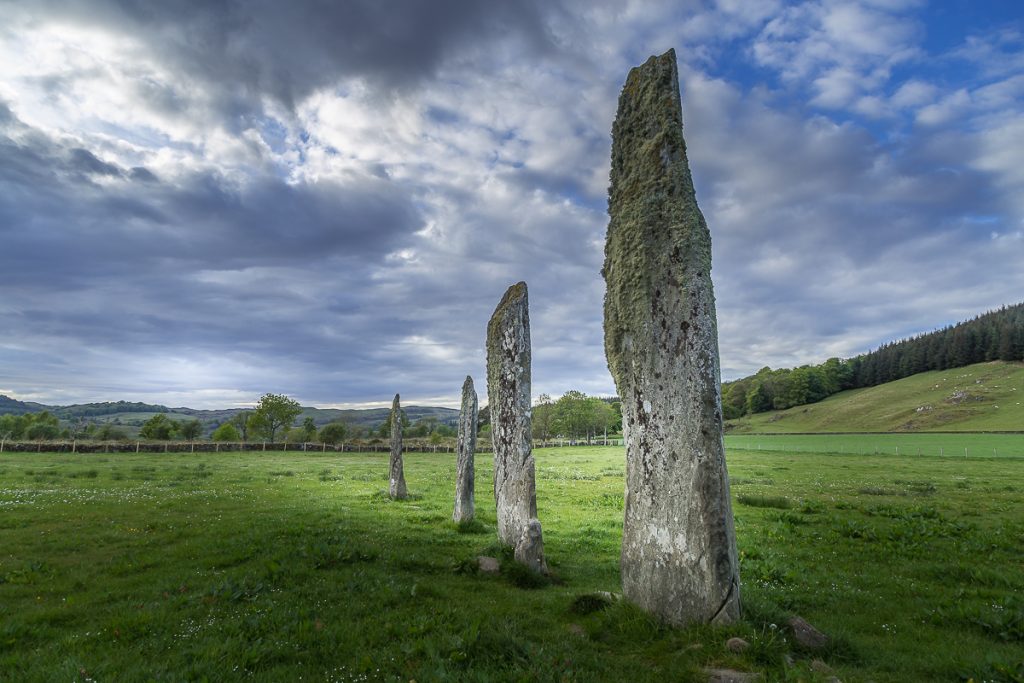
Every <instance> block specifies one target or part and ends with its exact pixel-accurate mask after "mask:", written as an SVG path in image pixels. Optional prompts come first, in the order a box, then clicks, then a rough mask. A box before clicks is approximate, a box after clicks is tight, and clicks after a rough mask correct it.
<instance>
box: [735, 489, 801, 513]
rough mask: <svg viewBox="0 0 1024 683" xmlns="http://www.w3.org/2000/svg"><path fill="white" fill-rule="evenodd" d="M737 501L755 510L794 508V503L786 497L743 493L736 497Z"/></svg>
mask: <svg viewBox="0 0 1024 683" xmlns="http://www.w3.org/2000/svg"><path fill="white" fill-rule="evenodd" d="M736 501H737V502H738V503H740V504H741V505H749V506H750V507H755V508H777V509H779V510H788V509H789V508H791V507H793V501H791V500H790V499H789V498H786V497H785V496H765V495H756V494H752V493H741V494H740V495H738V496H736Z"/></svg>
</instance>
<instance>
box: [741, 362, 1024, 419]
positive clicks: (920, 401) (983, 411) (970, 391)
mask: <svg viewBox="0 0 1024 683" xmlns="http://www.w3.org/2000/svg"><path fill="white" fill-rule="evenodd" d="M730 427H731V428H730V433H732V434H742V433H755V432H756V433H778V434H782V433H801V432H936V431H939V432H941V431H971V432H986V431H991V432H998V431H1017V432H1019V431H1022V430H1024V363H1006V362H1002V361H993V362H991V363H978V364H976V365H969V366H967V367H963V368H956V369H954V370H943V371H941V372H922V373H920V374H918V375H913V376H911V377H907V378H905V379H901V380H897V381H895V382H889V383H888V384H882V385H880V386H877V387H869V388H867V389H853V390H850V391H844V392H842V393H839V394H835V395H834V396H830V397H829V398H827V399H825V400H824V401H821V402H819V403H812V404H810V405H805V406H796V407H795V408H789V409H788V410H774V411H768V412H766V413H758V414H756V415H750V416H747V417H744V418H741V419H738V420H731V421H730Z"/></svg>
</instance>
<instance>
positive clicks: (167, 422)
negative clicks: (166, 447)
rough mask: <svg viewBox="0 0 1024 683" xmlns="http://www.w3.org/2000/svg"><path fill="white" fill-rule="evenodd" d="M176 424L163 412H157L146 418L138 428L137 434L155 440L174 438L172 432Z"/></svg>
mask: <svg viewBox="0 0 1024 683" xmlns="http://www.w3.org/2000/svg"><path fill="white" fill-rule="evenodd" d="M177 429H178V425H177V424H176V423H175V422H174V420H171V419H170V418H168V417H167V416H166V415H164V414H163V413H158V414H156V415H154V416H153V417H151V418H149V419H148V420H146V422H145V424H143V425H142V429H140V430H139V436H141V437H142V438H143V439H154V440H156V441H169V440H170V439H172V438H174V432H175V431H177Z"/></svg>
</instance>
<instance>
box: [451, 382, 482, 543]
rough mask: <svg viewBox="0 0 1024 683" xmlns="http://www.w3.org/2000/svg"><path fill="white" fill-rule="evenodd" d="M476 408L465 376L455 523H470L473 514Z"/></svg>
mask: <svg viewBox="0 0 1024 683" xmlns="http://www.w3.org/2000/svg"><path fill="white" fill-rule="evenodd" d="M477 408H478V405H477V398H476V391H475V390H474V389H473V378H472V377H469V376H467V377H466V381H465V382H463V383H462V410H460V411H459V441H458V456H457V459H456V461H455V510H454V512H452V519H453V520H454V521H455V522H456V523H459V522H469V521H471V520H472V519H473V515H474V513H475V502H474V496H473V486H474V473H473V458H474V454H475V452H476V422H477V413H478V411H477Z"/></svg>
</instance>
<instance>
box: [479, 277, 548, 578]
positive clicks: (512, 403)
mask: <svg viewBox="0 0 1024 683" xmlns="http://www.w3.org/2000/svg"><path fill="white" fill-rule="evenodd" d="M487 401H488V404H489V405H490V408H491V441H492V443H493V445H494V502H495V504H496V506H497V512H498V537H499V538H500V539H501V540H502V542H504V543H505V544H507V545H510V546H512V547H513V548H517V549H518V547H519V546H520V544H521V542H527V543H530V544H531V547H532V548H533V549H536V548H541V549H542V548H543V542H542V540H541V539H540V523H539V522H538V523H537V524H536V526H535V527H531V529H533V531H532V532H529V533H525V534H524V532H527V527H528V526H530V523H531V521H536V517H537V491H536V480H535V474H534V463H533V451H532V443H531V441H530V439H531V433H530V313H529V303H528V300H527V294H526V283H525V282H519V283H517V284H514V285H512V286H511V287H509V288H508V291H507V292H505V296H504V297H503V298H502V299H501V303H500V304H498V307H497V308H496V309H495V311H494V315H493V316H491V321H490V323H488V325H487ZM531 533H532V534H534V535H533V536H531ZM523 539H526V541H523ZM530 552H531V553H533V554H536V550H531V551H530ZM541 552H542V551H541ZM537 564H538V563H536V562H534V565H537ZM539 565H540V566H543V555H541V556H540V562H539Z"/></svg>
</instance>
